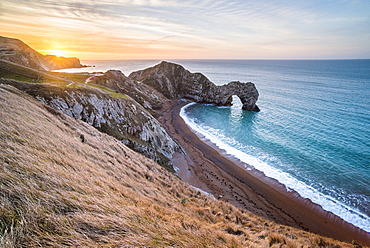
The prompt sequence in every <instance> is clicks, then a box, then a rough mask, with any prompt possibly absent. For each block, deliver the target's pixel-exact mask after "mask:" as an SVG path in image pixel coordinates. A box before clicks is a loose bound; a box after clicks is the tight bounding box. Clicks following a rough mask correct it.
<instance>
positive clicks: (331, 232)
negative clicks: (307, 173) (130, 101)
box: [159, 100, 370, 246]
mask: <svg viewBox="0 0 370 248" xmlns="http://www.w3.org/2000/svg"><path fill="white" fill-rule="evenodd" d="M187 103H189V102H185V101H181V100H176V101H173V102H172V103H171V106H169V108H168V109H167V111H165V112H163V113H162V114H161V117H160V118H159V121H160V122H161V123H162V124H163V125H164V127H165V128H166V130H167V132H168V133H169V134H170V135H171V136H172V138H173V139H174V140H175V141H176V142H177V143H178V144H180V146H181V147H183V149H184V150H185V152H186V154H185V155H183V154H180V153H176V154H175V155H174V157H173V160H172V161H173V164H174V166H175V167H178V168H179V171H178V172H177V173H178V176H179V177H180V178H181V179H182V180H183V181H185V182H187V183H189V184H190V185H192V186H195V187H197V188H200V189H202V190H204V191H206V192H208V193H211V194H212V195H214V197H215V198H216V199H220V200H223V201H226V202H229V203H231V204H232V205H234V206H236V207H239V208H241V209H244V210H247V211H249V212H251V213H253V214H255V215H257V216H260V217H263V218H265V219H267V220H271V221H274V222H276V223H278V224H283V225H288V226H292V227H295V228H299V229H301V230H305V231H309V232H313V233H316V234H320V235H322V236H326V237H330V238H334V239H337V240H341V241H345V242H349V243H350V242H352V240H355V241H356V242H358V243H360V244H362V245H368V246H369V245H370V233H368V232H366V231H364V230H362V229H360V228H358V227H356V226H354V225H352V224H350V223H348V222H345V221H344V220H342V219H341V218H340V217H338V216H336V215H334V214H333V213H331V212H328V211H326V210H324V209H323V208H322V207H321V206H320V205H318V204H315V203H313V202H312V201H311V200H309V199H306V198H302V197H301V196H300V195H299V194H298V193H296V192H295V191H287V189H286V187H285V186H284V185H283V184H281V183H279V182H278V181H277V180H275V179H272V178H268V177H266V176H265V175H264V174H263V173H262V172H260V171H257V170H250V171H247V170H245V169H244V166H243V164H245V163H242V162H240V161H238V160H237V159H235V158H233V157H231V156H227V155H226V154H223V152H222V150H220V149H219V148H217V147H215V146H214V145H212V144H209V143H207V142H204V141H202V140H201V139H200V138H199V137H198V136H197V135H196V133H195V132H194V131H193V130H191V129H190V128H189V127H188V126H187V124H186V123H185V122H184V120H183V119H182V117H181V116H180V110H181V108H182V107H183V106H185V105H186V104H187Z"/></svg>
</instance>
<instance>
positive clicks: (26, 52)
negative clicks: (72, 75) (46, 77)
mask: <svg viewBox="0 0 370 248" xmlns="http://www.w3.org/2000/svg"><path fill="white" fill-rule="evenodd" d="M0 59H3V60H6V61H10V62H13V63H16V64H19V65H23V66H27V67H30V68H32V69H36V70H45V71H50V70H58V69H65V68H78V67H82V65H81V63H80V60H79V59H78V58H63V57H57V56H54V55H42V54H40V53H39V52H37V51H35V50H33V49H32V48H31V47H29V46H28V45H26V44H25V43H24V42H22V41H20V40H18V39H12V38H8V37H2V36H0Z"/></svg>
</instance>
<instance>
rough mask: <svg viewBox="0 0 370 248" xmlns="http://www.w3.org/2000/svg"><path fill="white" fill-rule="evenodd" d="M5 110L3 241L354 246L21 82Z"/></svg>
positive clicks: (0, 133)
mask: <svg viewBox="0 0 370 248" xmlns="http://www.w3.org/2000/svg"><path fill="white" fill-rule="evenodd" d="M0 109H1V110H2V111H1V114H0V137H1V139H0V153H1V155H0V161H1V169H0V170H1V171H0V183H1V187H0V197H1V201H0V202H1V208H0V220H1V223H0V246H1V247H35V246H37V247H39V246H42V247H66V246H73V247H76V246H83V247H122V246H124V247H144V246H145V247H169V246H171V247H269V246H272V247H353V246H352V245H349V244H346V243H340V242H337V241H334V240H331V239H328V238H323V237H320V236H318V235H314V234H311V233H308V232H304V231H302V230H297V229H294V228H291V227H287V226H283V225H277V224H275V223H273V222H270V221H266V220H264V219H262V218H259V217H256V216H254V215H252V214H250V213H248V212H244V211H242V210H239V209H237V208H235V207H233V206H231V205H230V204H228V203H224V202H221V201H218V200H215V199H213V198H212V197H210V196H206V195H204V194H202V193H201V192H199V191H198V190H196V189H194V188H192V187H190V186H188V185H186V184H184V183H183V182H181V181H180V180H179V179H178V178H177V177H176V176H174V175H173V174H171V173H169V172H168V171H166V170H164V169H163V168H162V167H160V166H159V165H158V164H156V163H154V162H153V161H151V160H149V159H147V158H145V157H144V156H142V155H140V154H138V153H136V152H134V151H132V150H130V149H128V148H127V147H126V146H125V145H124V144H122V143H121V142H119V141H118V140H116V139H115V138H113V137H111V136H108V135H106V134H103V133H100V132H99V131H97V130H96V129H95V128H93V127H91V126H90V125H88V124H86V123H84V122H82V121H80V120H75V119H73V118H70V117H68V116H66V115H64V114H62V113H60V112H58V111H55V110H54V109H52V108H50V107H48V106H46V105H44V104H42V103H40V102H39V101H37V100H35V99H33V98H32V97H30V96H28V95H27V94H25V93H22V92H20V91H19V90H17V89H15V88H13V87H12V86H5V85H1V86H0Z"/></svg>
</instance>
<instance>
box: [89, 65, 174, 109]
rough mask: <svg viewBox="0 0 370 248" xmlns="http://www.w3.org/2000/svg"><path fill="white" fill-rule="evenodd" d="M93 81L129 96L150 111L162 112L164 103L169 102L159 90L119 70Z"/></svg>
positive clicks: (108, 72)
mask: <svg viewBox="0 0 370 248" xmlns="http://www.w3.org/2000/svg"><path fill="white" fill-rule="evenodd" d="M91 80H92V81H93V82H94V83H95V84H99V85H102V86H105V87H107V88H110V89H112V90H115V91H117V92H119V93H121V94H126V95H129V96H130V97H131V98H133V99H134V100H135V101H137V102H138V103H140V104H141V105H142V106H143V107H144V108H146V109H149V110H160V109H161V108H162V106H163V103H164V102H165V101H166V100H167V99H166V97H164V96H163V94H161V93H160V92H158V91H157V90H154V89H153V88H152V87H150V86H148V85H146V84H143V83H141V82H137V81H134V80H132V79H130V78H128V77H126V76H125V75H124V74H123V73H122V72H121V71H118V70H109V71H107V72H106V73H104V74H103V75H99V76H95V77H93V78H92V79H91Z"/></svg>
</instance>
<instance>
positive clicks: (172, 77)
mask: <svg viewBox="0 0 370 248" xmlns="http://www.w3.org/2000/svg"><path fill="white" fill-rule="evenodd" d="M129 78H130V79H133V80H135V81H138V82H141V83H143V84H146V85H149V86H151V87H153V88H154V89H156V90H157V91H159V92H161V93H162V94H163V95H164V96H165V97H167V98H168V99H177V98H186V99H189V100H192V101H195V102H198V103H207V104H215V105H219V106H230V105H231V104H232V96H233V95H237V96H238V97H239V98H240V100H241V102H242V103H243V109H244V110H250V111H259V108H258V106H257V105H256V102H257V100H258V95H259V94H258V91H257V89H256V87H255V85H254V84H253V83H241V82H231V83H228V84H226V85H222V86H217V85H215V84H214V83H212V82H211V81H210V80H209V79H208V78H207V77H205V76H204V75H203V74H201V73H191V72H189V71H188V70H186V69H185V68H184V67H183V66H181V65H178V64H174V63H169V62H165V61H163V62H161V63H160V64H158V65H156V66H154V67H151V68H148V69H145V70H140V71H136V72H133V73H131V74H130V75H129Z"/></svg>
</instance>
